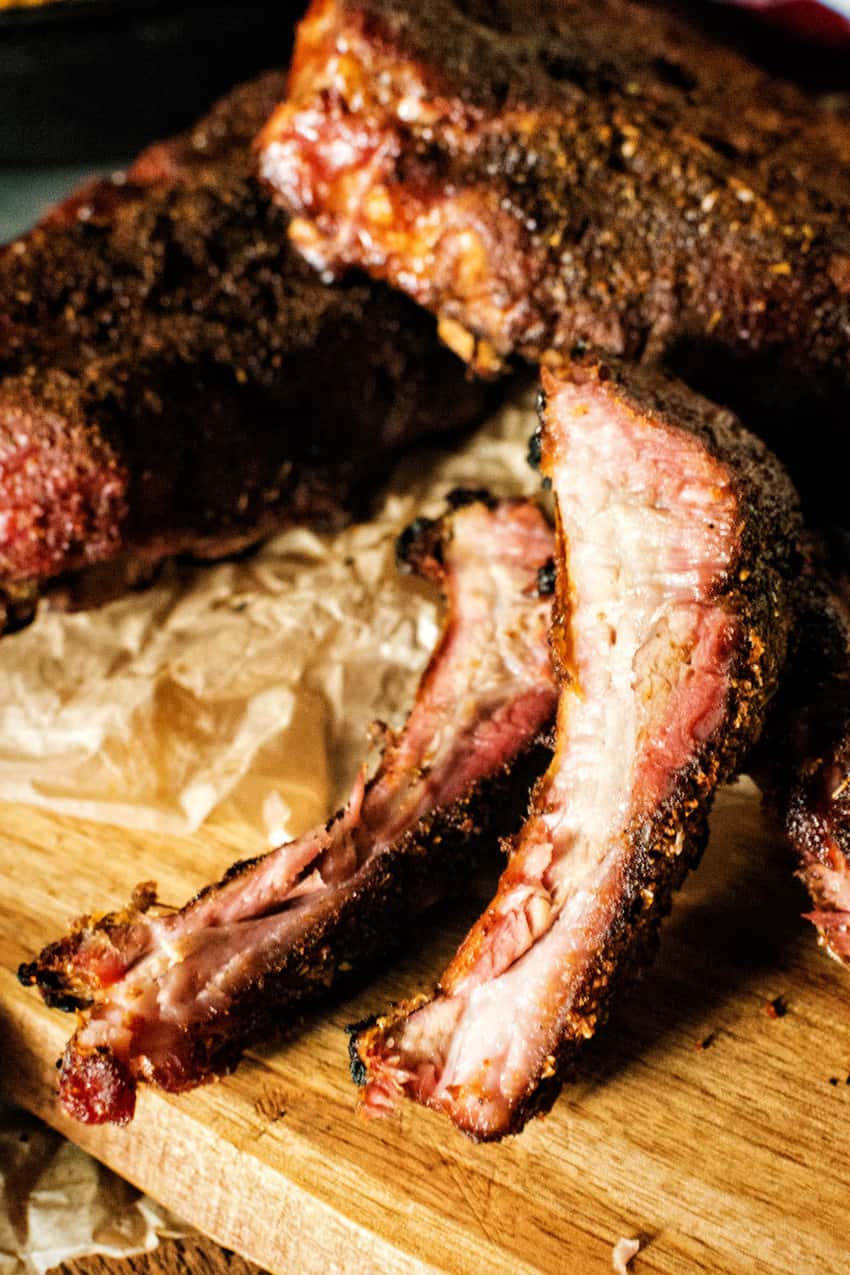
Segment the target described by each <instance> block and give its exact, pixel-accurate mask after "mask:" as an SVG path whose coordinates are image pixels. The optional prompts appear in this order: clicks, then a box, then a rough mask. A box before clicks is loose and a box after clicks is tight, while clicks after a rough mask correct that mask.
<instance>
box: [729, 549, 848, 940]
mask: <svg viewBox="0 0 850 1275" xmlns="http://www.w3.org/2000/svg"><path fill="white" fill-rule="evenodd" d="M830 557H831V555H829V554H827V553H826V552H825V551H824V546H822V545H815V546H813V548H812V554H811V558H812V564H811V569H810V571H809V572H808V573H806V574H805V575H804V576H803V579H802V582H801V595H802V597H801V603H800V605H799V607H798V611H799V619H798V624H797V630H796V633H795V651H794V654H793V657H792V659H791V661H790V667H789V669H788V673H787V676H786V677H785V679H784V681H783V685H782V689H781V691H780V693H779V695H778V696H777V699H776V704H775V706H774V708H773V710H772V712H771V716H770V720H769V722H768V726H767V728H766V730H765V736H764V740H763V741H762V743H761V745H760V746H759V748H758V749H757V754H756V758H755V764H754V768H753V769H754V773H755V777H756V779H757V781H758V782H759V784H760V785H761V787H762V789H763V790H764V792H765V795H766V797H767V800H768V803H769V805H770V806H771V807H772V808H773V809H774V811H775V812H776V813H777V814H778V816H779V818H780V820H781V822H782V825H783V827H784V829H785V833H786V835H787V837H788V841H789V843H790V845H791V848H792V850H793V852H794V855H795V858H796V867H797V875H798V876H799V878H800V880H801V881H802V882H803V884H804V885H805V887H806V889H807V890H808V891H809V894H810V896H811V899H812V903H813V905H814V906H813V910H812V911H811V912H809V913H807V914H806V916H807V919H808V920H809V921H811V922H812V923H813V924H814V925H815V926H816V927H817V930H818V933H819V935H820V941H821V944H822V946H823V947H824V948H825V950H826V951H827V952H828V953H829V955H830V956H834V957H835V958H836V959H837V960H839V961H841V962H842V963H844V964H845V965H850V584H848V579H847V576H846V574H845V572H844V571H837V572H836V570H835V564H834V562H831V561H830Z"/></svg>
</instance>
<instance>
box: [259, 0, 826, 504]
mask: <svg viewBox="0 0 850 1275" xmlns="http://www.w3.org/2000/svg"><path fill="white" fill-rule="evenodd" d="M702 7H703V6H695V5H685V4H679V5H677V4H673V3H666V4H665V3H661V2H660V3H656V4H644V3H639V2H638V0H503V2H500V3H499V4H495V5H491V4H487V5H485V4H482V3H480V0H434V2H433V3H429V4H427V5H410V4H407V3H405V0H313V4H312V6H311V8H310V10H309V11H308V15H307V17H306V19H305V20H304V21H303V22H302V24H301V27H300V29H299V32H298V36H297V42H296V49H295V56H294V62H293V68H292V72H291V77H290V82H289V99H288V100H287V101H286V102H284V104H283V105H281V106H280V107H279V109H278V111H277V112H276V113H275V115H274V116H273V117H272V118H271V120H270V121H269V123H268V125H267V126H266V128H265V129H264V131H263V133H262V136H261V164H262V172H263V174H264V175H265V177H266V179H267V180H268V181H269V182H270V183H271V185H272V186H273V187H274V188H275V190H276V191H277V193H278V197H279V198H280V200H281V202H282V203H283V204H284V206H285V207H287V208H288V209H289V210H290V211H291V212H292V213H293V215H294V216H295V218H296V219H295V220H294V221H293V223H292V227H291V236H292V239H293V242H294V243H295V244H296V245H297V246H298V247H299V248H300V249H301V251H302V252H303V253H304V254H305V256H306V257H307V258H308V259H309V260H310V261H312V262H313V263H314V264H316V265H319V266H321V267H322V268H330V269H333V270H336V269H339V268H340V267H343V266H349V265H358V266H363V267H364V268H366V269H367V270H369V271H370V272H371V273H372V274H373V275H375V276H378V277H381V278H386V279H389V280H391V281H392V282H393V283H394V284H396V285H397V286H399V287H401V288H403V289H404V290H405V291H407V292H408V293H409V294H410V295H411V296H413V297H415V298H416V299H417V300H418V301H420V302H421V303H422V304H424V305H426V306H428V307H429V308H430V309H431V310H433V311H434V312H435V313H436V314H437V315H438V316H439V317H440V319H441V321H442V332H443V335H444V336H445V338H446V340H447V341H448V342H449V343H450V344H451V345H452V346H453V347H454V348H455V349H457V350H458V351H459V352H460V353H462V354H463V356H464V357H465V358H467V359H470V360H471V361H473V362H475V363H477V364H478V366H479V367H483V368H484V369H487V368H490V367H492V366H494V365H495V364H496V363H498V362H499V361H500V360H501V359H503V358H504V357H505V356H507V355H509V354H511V353H520V354H522V355H525V356H526V357H529V358H532V359H535V360H538V359H540V358H542V357H544V356H547V355H548V354H549V353H550V352H551V351H552V350H553V349H554V350H558V351H562V352H563V351H566V352H567V353H569V352H570V351H571V350H572V348H573V346H574V345H575V344H576V342H578V341H582V342H586V343H587V344H588V345H591V346H594V347H596V348H599V349H601V350H603V351H605V352H609V353H613V354H617V355H626V356H628V357H637V356H641V357H643V358H646V357H647V356H658V355H661V354H664V355H666V356H667V357H668V358H669V359H670V360H671V361H672V365H673V366H674V367H676V368H679V369H680V370H681V371H682V372H683V373H684V374H685V375H686V379H688V380H689V381H690V383H692V384H694V385H697V386H698V387H699V388H701V389H703V390H704V391H705V392H709V393H711V394H712V396H714V397H716V396H717V395H720V396H721V397H723V396H725V399H724V401H729V402H733V403H734V402H737V404H738V406H739V408H744V409H746V412H747V415H746V419H747V420H748V423H751V424H752V425H753V426H754V427H755V426H756V425H758V428H759V430H760V431H761V430H762V429H769V430H770V441H771V443H772V445H774V446H775V447H777V448H780V449H781V450H782V454H783V455H787V457H788V459H789V463H790V462H792V461H793V463H794V464H795V465H796V466H797V467H798V471H799V472H797V470H795V478H797V479H798V481H802V480H803V479H804V478H806V477H807V476H810V477H811V480H812V482H813V485H814V489H815V494H816V496H817V498H818V500H819V504H820V505H821V506H822V505H823V499H824V495H823V493H824V484H825V482H826V481H828V475H827V476H825V475H824V473H823V467H822V466H820V465H818V466H817V467H816V473H810V471H811V469H812V468H813V467H812V466H811V465H810V463H808V462H809V461H810V458H809V457H808V456H807V454H806V451H807V449H804V448H801V447H800V446H799V442H798V440H797V437H796V433H795V428H794V427H795V426H797V425H799V420H800V419H801V418H802V419H803V420H805V421H806V422H807V423H808V422H812V423H813V424H815V423H816V425H817V427H818V429H819V430H820V431H821V435H822V437H824V436H825V437H827V438H829V437H831V436H835V437H844V436H845V434H846V402H847V394H848V390H849V389H850V195H848V183H847V174H848V171H850V124H848V122H847V121H846V120H844V119H842V118H840V117H839V116H837V115H829V114H827V113H826V112H822V111H820V110H819V109H818V108H817V107H816V106H815V105H814V104H813V102H812V101H811V100H810V99H808V98H807V97H805V96H804V95H803V94H802V93H801V92H800V91H798V90H797V89H795V88H793V87H791V86H790V85H787V84H783V83H782V82H780V81H777V80H774V79H772V78H770V77H769V76H767V75H766V74H764V73H763V72H761V71H759V70H758V69H757V68H756V67H755V66H754V65H752V64H751V63H749V62H747V61H746V60H745V59H744V58H743V57H742V56H741V55H740V54H738V53H736V52H734V51H733V50H732V49H731V48H729V47H726V46H725V45H723V44H722V43H719V42H718V41H717V39H716V38H714V37H711V36H709V35H707V34H706V32H705V31H704V30H703V29H702V27H701V26H700V25H698V24H699V22H700V19H699V18H698V17H697V16H696V15H697V12H698V10H699V9H701V8H702ZM705 7H706V8H711V6H705ZM807 439H808V426H807ZM836 494H837V495H839V496H840V497H841V498H842V509H843V492H841V491H840V490H839V492H838V493H836Z"/></svg>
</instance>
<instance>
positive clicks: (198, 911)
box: [20, 499, 556, 1123]
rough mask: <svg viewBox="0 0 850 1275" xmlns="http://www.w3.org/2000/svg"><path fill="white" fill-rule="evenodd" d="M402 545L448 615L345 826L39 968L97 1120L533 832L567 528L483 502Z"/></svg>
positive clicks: (200, 1063)
mask: <svg viewBox="0 0 850 1275" xmlns="http://www.w3.org/2000/svg"><path fill="white" fill-rule="evenodd" d="M400 545H401V551H402V554H403V557H404V560H405V562H406V563H407V564H408V565H409V566H411V567H413V568H414V569H415V570H416V571H418V572H419V573H420V574H422V575H425V576H428V577H429V578H431V579H432V580H434V581H436V582H438V583H439V584H440V585H441V587H442V588H443V590H444V592H445V594H446V599H447V603H448V611H447V617H446V621H445V626H444V629H443V633H442V637H441V638H440V641H439V644H438V646H437V648H436V650H435V652H434V654H433V656H432V659H431V662H430V664H429V666H428V669H427V671H426V672H425V674H424V677H423V679H422V682H421V683H420V686H419V690H418V693H417V698H416V703H415V706H414V708H413V710H412V712H411V714H410V717H409V718H408V721H407V724H406V726H405V728H404V730H403V731H402V732H401V734H400V735H399V736H398V738H392V737H390V738H389V740H388V743H387V746H386V749H385V751H384V754H383V757H382V760H381V763H380V766H379V767H378V770H377V773H376V774H375V775H374V777H373V778H372V779H371V780H370V781H369V782H368V783H366V782H365V781H364V777H363V776H362V775H361V776H360V778H358V780H357V781H356V783H355V785H354V790H353V792H352V794H351V797H350V798H349V800H348V803H347V805H346V806H345V807H344V809H343V810H341V811H340V812H339V814H337V815H336V816H335V817H334V818H333V819H332V820H331V821H330V823H328V824H327V826H326V827H320V828H317V829H315V830H314V831H313V832H310V833H308V834H307V835H306V836H303V837H301V838H299V839H298V840H296V841H293V842H291V843H289V844H288V845H284V846H282V847H281V848H280V849H278V850H275V851H273V852H272V853H270V854H268V855H266V856H264V857H262V858H259V859H255V860H252V861H249V862H246V863H240V864H236V865H235V866H234V867H233V868H231V870H230V871H229V872H228V873H227V874H226V876H225V877H224V878H223V879H222V880H221V881H220V882H219V883H218V884H217V885H214V886H210V887H208V888H207V889H206V890H203V891H202V892H201V893H200V894H199V895H198V897H197V898H196V899H194V900H193V901H192V902H191V903H189V904H188V905H187V906H186V907H184V908H183V909H182V911H179V912H172V913H166V914H163V915H157V914H156V913H155V912H153V911H151V905H152V902H153V892H152V890H151V888H149V887H142V888H141V889H140V891H139V892H138V893H137V897H136V898H135V899H134V901H133V904H132V905H131V906H130V907H129V908H128V909H127V910H125V911H124V912H121V913H116V914H109V915H107V916H103V917H100V918H97V917H84V918H83V919H82V920H81V921H79V922H78V923H77V924H76V926H75V927H74V930H73V932H72V933H71V934H70V935H69V936H68V937H67V938H64V939H62V940H60V941H59V942H57V943H53V944H51V945H50V946H49V947H47V948H45V950H44V951H43V952H42V953H41V955H40V956H39V957H38V958H37V959H36V960H35V961H34V962H33V963H32V964H29V965H25V966H22V967H21V970H20V978H21V980H22V981H23V982H24V983H27V984H33V983H34V984H37V985H38V986H39V988H40V989H41V992H42V994H43V996H44V998H45V1000H46V1001H47V1002H48V1004H51V1005H56V1006H59V1007H60V1008H66V1009H68V1008H75V1007H79V1006H85V1007H87V1008H86V1012H85V1014H84V1015H83V1018H82V1020H81V1022H80V1025H79V1026H78V1029H77V1031H76V1033H75V1035H74V1037H73V1039H72V1040H71V1042H70V1044H69V1045H68V1048H67V1050H66V1052H65V1056H64V1059H63V1061H62V1069H61V1074H60V1082H59V1091H60V1098H61V1101H62V1104H63V1106H64V1107H65V1109H66V1110H67V1111H68V1112H69V1113H70V1114H71V1115H73V1116H75V1117H76V1118H77V1119H78V1120H82V1121H86V1122H90V1123H98V1122H102V1121H117V1122H124V1121H126V1120H128V1119H129V1118H130V1117H131V1115H132V1113H133V1110H134V1105H135V1087H136V1082H137V1081H139V1080H144V1081H147V1082H149V1083H152V1084H156V1085H158V1086H160V1087H161V1088H163V1089H167V1090H170V1091H178V1090H183V1089H188V1088H191V1087H192V1086H194V1085H197V1084H199V1083H200V1082H201V1081H203V1080H205V1079H207V1078H208V1077H209V1076H210V1075H211V1074H212V1073H214V1072H216V1071H220V1070H222V1069H223V1068H225V1067H227V1066H229V1065H230V1064H231V1063H233V1062H234V1061H235V1059H236V1058H237V1057H238V1055H239V1053H240V1052H241V1050H242V1049H243V1048H244V1047H245V1045H246V1044H247V1043H249V1042H250V1041H252V1040H254V1039H256V1038H257V1037H258V1036H259V1035H261V1034H262V1033H264V1032H265V1033H268V1032H269V1031H270V1030H271V1029H272V1028H274V1027H279V1026H281V1025H283V1024H285V1022H286V1018H287V1015H288V1014H289V1012H290V1011H291V1009H292V1007H293V1006H294V1005H296V1004H297V1003H299V1002H301V1001H303V1000H304V999H305V998H308V997H316V996H317V995H319V994H321V993H324V992H325V991H326V990H327V989H328V987H329V986H330V985H331V984H332V983H333V982H334V981H335V980H336V979H337V976H338V975H339V974H340V973H344V972H345V971H346V970H351V969H352V968H353V967H358V968H362V966H363V965H364V964H366V963H368V962H369V961H370V960H371V959H372V958H373V957H374V956H375V955H376V954H378V953H379V952H380V951H381V950H383V949H385V948H386V947H387V946H388V940H389V939H390V937H391V936H392V934H393V932H394V930H395V929H399V930H400V931H401V932H403V931H404V927H405V924H407V925H409V923H410V920H411V919H412V917H413V916H414V915H415V913H416V912H417V911H418V910H420V909H421V908H422V907H423V906H424V905H425V904H426V903H428V902H433V901H434V900H435V899H436V898H438V897H440V896H441V895H442V894H443V893H445V892H446V891H447V890H448V889H450V888H451V887H452V884H453V882H455V883H457V884H459V883H461V882H462V881H463V880H465V879H467V878H468V875H469V871H470V860H471V857H472V856H473V855H474V853H475V849H476V846H478V845H481V844H485V843H487V842H489V843H490V844H492V843H493V842H494V841H495V840H496V839H497V838H498V837H499V836H501V835H502V834H505V833H507V832H509V831H511V830H512V829H514V828H516V826H517V824H518V823H519V819H520V817H521V811H522V810H523V809H524V808H525V806H526V802H527V799H528V791H529V789H530V787H531V784H532V781H533V779H534V777H535V776H536V775H538V774H539V773H540V771H541V770H542V768H543V766H544V765H545V757H546V750H545V746H544V744H543V742H542V739H543V736H544V735H545V733H546V731H547V730H548V727H549V725H550V723H551V720H552V717H553V715H554V709H555V701H556V691H555V683H554V676H553V674H552V671H551V666H550V660H549V650H548V643H547V631H548V625H549V616H550V611H551V598H550V597H548V596H547V591H545V590H544V592H542V593H541V589H540V586H539V581H538V573H539V572H540V571H541V569H543V576H542V580H543V584H544V586H545V583H546V571H545V568H546V564H547V562H548V561H550V560H551V554H552V549H553V538H552V533H551V530H550V528H549V526H548V524H547V522H546V520H545V518H544V517H543V515H542V514H541V512H540V511H539V510H538V509H537V508H536V507H535V506H534V505H531V504H528V503H525V502H520V501H516V502H510V501H506V502H502V503H499V504H489V503H485V502H484V501H482V500H481V499H473V500H472V502H471V503H468V504H464V505H462V506H460V507H459V508H457V509H456V511H455V512H453V513H451V514H449V515H447V516H446V517H445V518H444V519H442V520H441V521H440V522H438V523H429V522H426V521H422V520H420V522H418V523H417V524H414V527H413V529H412V531H411V532H410V533H408V534H407V535H406V536H405V537H403V539H402V541H401V542H400ZM548 592H551V588H550V589H549V590H548Z"/></svg>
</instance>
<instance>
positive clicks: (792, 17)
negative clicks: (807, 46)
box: [733, 0, 850, 43]
mask: <svg viewBox="0 0 850 1275" xmlns="http://www.w3.org/2000/svg"><path fill="white" fill-rule="evenodd" d="M733 3H737V4H740V5H741V6H742V7H743V8H746V9H760V10H762V11H763V12H764V14H765V17H767V18H768V19H770V20H771V21H772V22H778V23H781V24H782V25H783V26H785V27H788V28H790V29H791V30H792V31H794V32H796V33H797V34H798V35H803V36H807V37H808V38H810V39H816V40H823V41H826V42H828V43H835V42H839V43H840V42H843V41H846V40H848V39H850V19H848V18H845V17H842V15H841V14H840V13H836V11H835V10H834V9H833V8H830V6H829V5H826V4H818V3H817V2H816V0H733Z"/></svg>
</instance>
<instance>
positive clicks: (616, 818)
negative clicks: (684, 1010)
mask: <svg viewBox="0 0 850 1275" xmlns="http://www.w3.org/2000/svg"><path fill="white" fill-rule="evenodd" d="M543 383H544V387H545V407H544V409H543V421H544V427H543V433H542V464H543V470H544V472H545V473H546V474H547V475H548V477H549V478H550V479H551V481H552V485H553V489H554V493H555V499H556V509H557V518H558V554H557V558H556V561H557V569H558V590H557V599H556V606H555V624H554V633H553V650H554V654H555V657H556V665H557V667H558V668H559V671H560V676H561V683H562V687H561V692H560V698H559V707H558V721H557V734H556V746H555V755H554V758H553V760H552V763H551V766H550V768H549V770H548V772H547V774H546V775H545V776H544V777H543V779H541V781H540V782H539V784H538V785H537V788H536V789H535V793H534V797H533V801H532V807H531V813H530V815H529V818H528V820H527V822H526V824H525V825H524V827H523V829H522V830H521V832H520V833H519V834H518V835H517V836H516V838H515V839H514V841H513V845H512V849H511V852H510V858H509V863H508V867H507V868H506V870H505V872H504V874H503V876H502V878H501V881H500V883H499V888H498V891H497V894H496V896H495V898H494V899H493V901H492V903H491V904H490V906H489V907H488V908H487V910H486V911H485V912H484V914H483V915H482V917H481V918H480V920H479V921H478V922H477V924H476V925H475V926H474V928H473V929H472V931H471V932H470V934H469V935H468V937H467V938H466V940H465V941H464V943H463V945H462V946H461V948H460V950H459V951H458V953H457V955H456V956H455V958H454V960H453V961H452V963H451V964H450V965H449V967H448V969H447V970H446V972H445V973H444V975H443V976H442V978H441V980H440V984H439V988H438V992H437V995H436V996H435V997H434V998H433V999H431V1000H426V1001H425V1003H419V1002H413V1003H411V1004H410V1005H408V1006H402V1007H401V1008H400V1009H398V1010H395V1011H390V1013H389V1014H388V1015H386V1016H385V1017H382V1018H379V1019H378V1020H377V1021H376V1022H375V1024H374V1025H373V1026H371V1027H367V1028H366V1029H364V1030H363V1031H362V1032H361V1034H360V1035H359V1036H358V1037H357V1038H356V1040H355V1042H354V1051H355V1057H356V1060H357V1063H358V1065H359V1068H360V1070H361V1074H364V1073H365V1077H366V1090H365V1098H364V1104H365V1108H366V1110H367V1111H374V1112H381V1111H383V1110H385V1109H386V1108H387V1107H389V1106H391V1105H392V1104H393V1103H394V1102H395V1100H396V1099H397V1098H398V1097H399V1096H401V1095H407V1096H409V1097H412V1098H414V1099H416V1100H418V1101H419V1102H422V1103H424V1104H426V1105H427V1106H430V1107H433V1108H436V1109H437V1110H440V1111H444V1112H446V1113H447V1114H448V1115H449V1116H450V1117H451V1119H452V1120H453V1121H454V1122H455V1123H456V1124H457V1125H458V1126H459V1127H460V1128H461V1129H463V1130H464V1131H465V1132H466V1133H468V1134H470V1135H471V1136H472V1137H474V1138H476V1139H491V1138H499V1137H502V1136H503V1135H504V1134H506V1133H510V1132H515V1131H517V1130H518V1129H519V1128H521V1126H522V1124H523V1123H524V1121H525V1120H526V1119H527V1117H528V1116H529V1114H531V1113H532V1112H533V1111H534V1110H535V1109H536V1108H537V1107H538V1106H539V1105H540V1104H541V1103H542V1102H543V1101H544V1100H545V1099H546V1097H547V1095H548V1094H549V1093H550V1092H551V1088H552V1087H551V1086H546V1085H545V1084H542V1082H544V1081H546V1080H547V1079H551V1080H553V1081H554V1080H555V1078H556V1077H557V1076H558V1073H559V1072H560V1071H562V1069H563V1068H564V1067H565V1066H566V1065H567V1064H568V1063H569V1062H570V1061H571V1059H572V1057H573V1055H574V1052H575V1047H576V1045H577V1044H578V1043H579V1042H581V1041H582V1040H584V1039H586V1038H587V1037H589V1036H591V1035H592V1034H593V1033H594V1031H595V1029H596V1027H597V1025H598V1023H599V1022H600V1021H601V1020H602V1019H603V1018H604V1017H605V1014H606V1012H607V1009H608V1005H609V1002H610V998H611V995H612V993H613V992H614V991H615V990H616V988H617V986H618V985H619V984H620V983H621V982H622V981H623V980H624V978H625V977H626V976H627V975H628V974H629V973H630V972H631V971H633V970H634V969H635V968H636V967H637V966H639V964H640V963H641V962H643V961H644V960H645V959H646V957H647V955H648V954H649V952H650V951H651V949H652V947H653V944H654V942H655V940H656V935H657V929H658V922H659V919H660V917H661V916H662V915H663V914H664V913H665V912H666V911H667V909H668V908H669V906H670V902H671V895H672V892H673V891H674V889H675V888H676V887H677V886H678V885H679V884H680V883H681V881H682V880H683V878H684V876H685V874H686V872H687V870H688V869H689V868H690V867H692V866H693V865H694V863H695V862H696V860H697V859H698V857H699V854H700V853H701V850H702V848H703V845H704V842H705V838H706V833H707V815H708V811H709V808H710V805H711V800H712V796H713V794H714V791H715V789H716V787H717V785H718V784H719V783H720V782H722V781H723V780H724V779H726V778H728V777H729V776H731V775H732V774H733V773H734V772H735V770H736V768H737V767H738V766H739V764H740V762H741V760H742V759H743V758H744V756H745V755H746V753H747V752H748V750H749V748H750V747H751V745H752V743H753V741H754V740H755V738H756V737H757V736H758V734H759V731H760V729H761V726H762V723H763V719H764V714H765V711H766V707H767V704H768V701H769V699H770V697H771V696H772V694H773V692H774V690H775V688H776V685H777V680H778V677H779V674H780V671H781V669H782V666H783V661H784V658H785V652H786V646H787V641H788V635H789V630H790V627H791V623H792V608H791V604H790V598H791V580H792V576H793V572H794V569H795V567H796V565H797V562H798V542H799V515H798V511H797V500H796V494H795V493H794V491H793V488H792V487H791V485H790V483H789V481H788V479H787V477H786V476H785V474H784V471H783V470H782V469H781V467H780V466H779V465H778V463H777V462H776V461H775V460H774V459H773V458H772V457H771V456H770V454H769V453H768V452H767V451H766V449H765V448H764V447H763V446H762V445H761V444H760V443H758V442H757V441H756V440H755V439H754V438H753V437H752V436H750V435H748V434H747V433H746V432H745V431H744V430H743V429H742V428H741V427H740V425H739V423H738V422H737V421H736V419H735V418H733V417H731V416H730V415H729V414H728V413H725V412H723V411H721V410H720V409H718V408H716V407H713V406H712V405H711V404H709V403H707V402H706V401H705V400H702V399H699V398H697V397H696V396H694V395H693V394H691V393H690V392H689V391H687V390H686V389H685V388H684V387H683V386H681V385H680V384H677V383H675V382H672V381H668V380H666V379H665V378H663V377H662V376H661V375H660V374H658V373H655V374H651V375H650V374H648V373H636V372H634V371H632V372H627V371H625V370H624V369H622V368H617V367H614V366H612V365H610V364H606V363H601V362H599V361H598V360H596V359H594V358H589V357H588V358H585V359H582V360H579V361H576V362H574V363H572V364H571V365H570V366H569V367H568V368H566V369H563V370H561V371H559V372H558V374H553V373H551V372H546V371H544V373H543Z"/></svg>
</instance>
